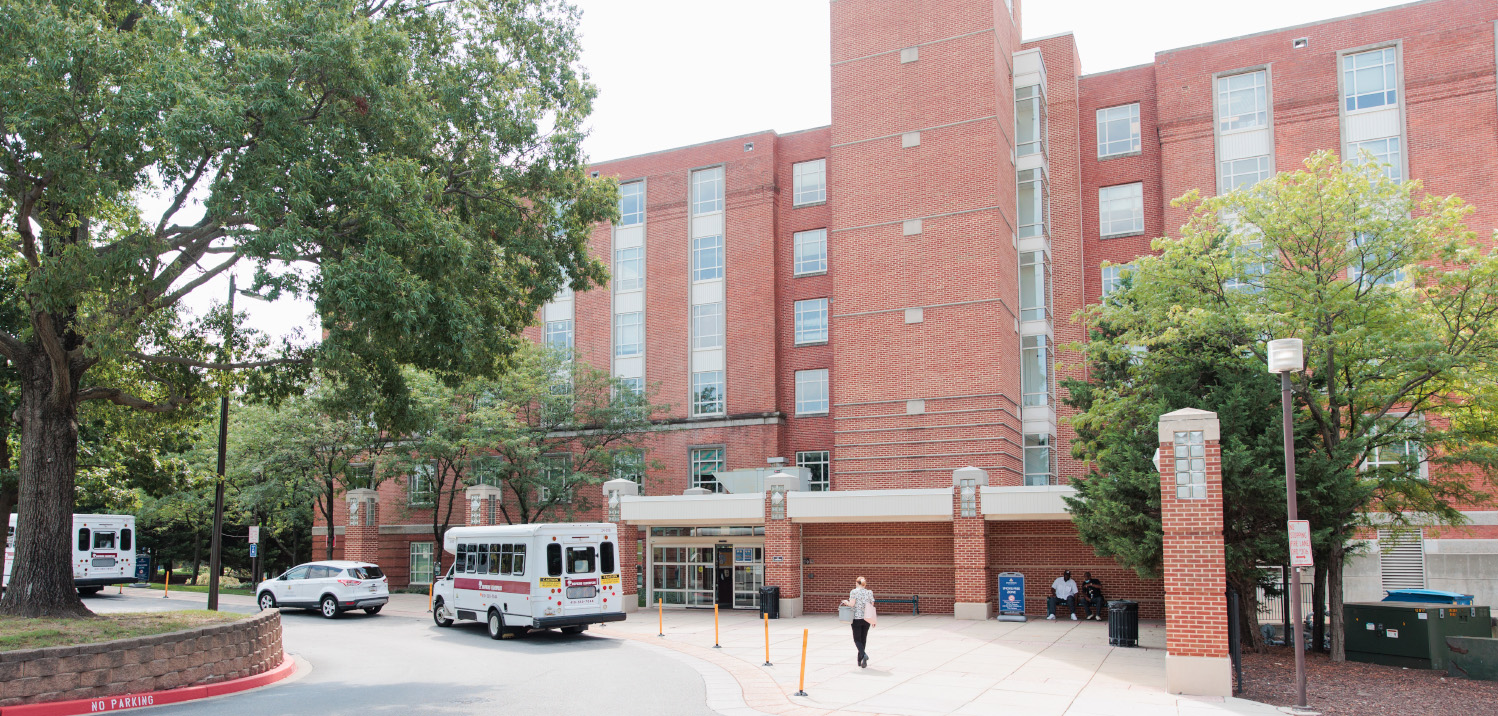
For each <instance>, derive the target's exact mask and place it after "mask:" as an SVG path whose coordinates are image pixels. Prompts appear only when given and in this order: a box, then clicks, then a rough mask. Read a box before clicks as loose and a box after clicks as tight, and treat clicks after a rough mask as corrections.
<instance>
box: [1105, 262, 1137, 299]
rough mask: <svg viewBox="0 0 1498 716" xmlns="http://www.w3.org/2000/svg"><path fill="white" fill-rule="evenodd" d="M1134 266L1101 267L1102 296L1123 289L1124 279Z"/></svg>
mask: <svg viewBox="0 0 1498 716" xmlns="http://www.w3.org/2000/svg"><path fill="white" fill-rule="evenodd" d="M1133 270H1134V264H1115V265H1113V266H1104V267H1103V296H1104V297H1106V296H1107V295H1108V294H1110V293H1113V292H1114V291H1117V290H1118V289H1120V288H1123V282H1124V279H1125V278H1127V277H1128V275H1129V274H1130V273H1131V272H1133Z"/></svg>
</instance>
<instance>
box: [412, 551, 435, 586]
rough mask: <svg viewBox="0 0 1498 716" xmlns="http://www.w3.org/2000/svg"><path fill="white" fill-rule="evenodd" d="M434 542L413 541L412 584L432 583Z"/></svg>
mask: <svg viewBox="0 0 1498 716" xmlns="http://www.w3.org/2000/svg"><path fill="white" fill-rule="evenodd" d="M434 566H435V565H433V564H432V543H431V542H412V543H411V584H431V583H432V577H433V569H432V568H433V567H434Z"/></svg>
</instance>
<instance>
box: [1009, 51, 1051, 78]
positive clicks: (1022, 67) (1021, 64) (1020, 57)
mask: <svg viewBox="0 0 1498 716" xmlns="http://www.w3.org/2000/svg"><path fill="white" fill-rule="evenodd" d="M1042 72H1045V63H1044V62H1042V61H1041V59H1040V50H1034V49H1032V50H1021V51H1019V52H1016V53H1014V86H1015V87H1026V86H1028V85H1030V84H1034V83H1033V82H1030V83H1025V82H1020V81H1019V78H1020V76H1022V75H1028V74H1039V73H1042Z"/></svg>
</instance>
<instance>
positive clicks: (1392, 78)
mask: <svg viewBox="0 0 1498 716" xmlns="http://www.w3.org/2000/svg"><path fill="white" fill-rule="evenodd" d="M1374 55H1378V57H1377V58H1374ZM1359 59H1377V60H1378V61H1379V62H1378V64H1376V65H1373V64H1370V65H1367V66H1365V67H1352V65H1353V64H1354V63H1355V62H1357V61H1358V60H1359ZM1340 60H1341V61H1340V62H1339V63H1338V64H1339V65H1340V70H1341V80H1342V82H1341V85H1342V86H1341V92H1340V94H1341V95H1342V111H1344V112H1347V113H1349V114H1351V113H1355V112H1362V111H1365V110H1373V109H1381V108H1384V107H1397V106H1399V94H1400V92H1401V91H1402V90H1403V88H1402V87H1401V86H1400V84H1401V83H1400V81H1399V75H1400V71H1399V48H1398V47H1397V46H1395V45H1387V46H1384V47H1375V48H1372V49H1369V50H1362V51H1359V52H1348V53H1345V54H1343V55H1342V56H1341V58H1340ZM1374 68H1378V69H1379V70H1380V71H1379V72H1378V74H1379V75H1381V79H1382V80H1383V82H1384V85H1383V88H1382V89H1379V90H1377V91H1367V92H1362V93H1359V92H1358V89H1359V88H1358V87H1357V77H1358V74H1359V72H1367V71H1368V70H1371V69H1374ZM1365 76H1366V75H1365ZM1375 95H1377V96H1378V104H1368V105H1363V106H1358V105H1359V99H1360V98H1363V97H1373V96H1375Z"/></svg>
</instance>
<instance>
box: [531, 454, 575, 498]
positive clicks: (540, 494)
mask: <svg viewBox="0 0 1498 716" xmlns="http://www.w3.org/2000/svg"><path fill="white" fill-rule="evenodd" d="M571 477H572V456H571V455H546V456H543V457H542V458H541V485H540V486H539V487H538V488H537V489H536V496H537V498H538V499H539V500H540V501H541V502H543V503H544V502H548V501H550V500H551V497H552V492H551V491H552V490H553V489H555V490H558V496H557V501H558V502H571V501H572V489H571V488H570V487H568V486H567V483H568V481H569V478H571Z"/></svg>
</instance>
